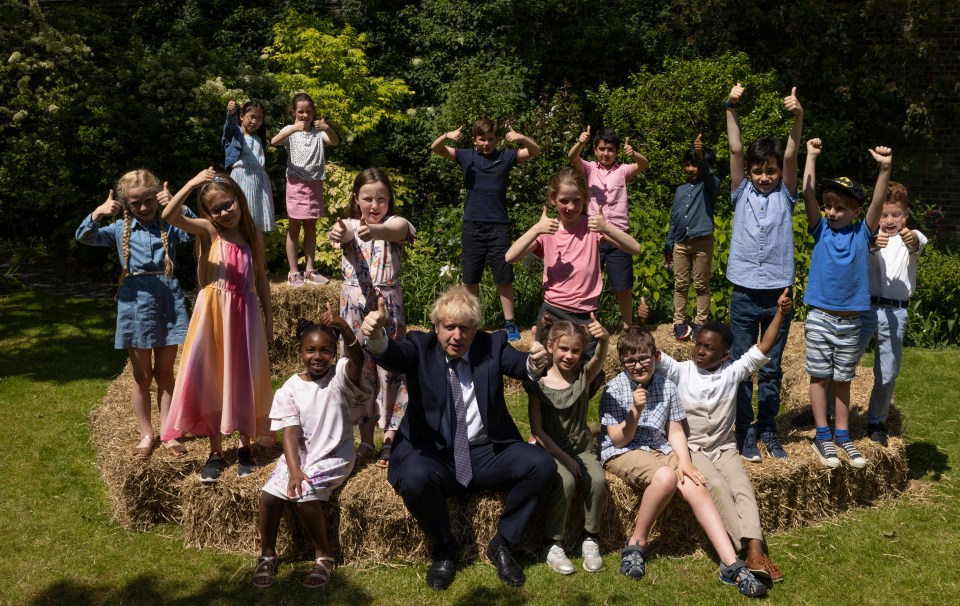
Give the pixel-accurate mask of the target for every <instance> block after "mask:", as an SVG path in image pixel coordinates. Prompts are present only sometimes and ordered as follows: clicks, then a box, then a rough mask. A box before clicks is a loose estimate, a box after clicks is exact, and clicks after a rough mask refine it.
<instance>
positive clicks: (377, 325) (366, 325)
mask: <svg viewBox="0 0 960 606" xmlns="http://www.w3.org/2000/svg"><path fill="white" fill-rule="evenodd" d="M389 321H390V316H389V315H388V314H387V304H386V303H385V302H384V300H383V295H381V294H378V295H377V308H376V309H375V310H373V311H371V312H370V313H368V314H367V317H365V318H364V319H363V324H361V325H360V332H362V333H363V336H365V337H366V338H367V339H382V338H383V337H385V336H386V334H387V333H386V331H385V330H384V329H383V327H384V326H386V324H387V322H389Z"/></svg>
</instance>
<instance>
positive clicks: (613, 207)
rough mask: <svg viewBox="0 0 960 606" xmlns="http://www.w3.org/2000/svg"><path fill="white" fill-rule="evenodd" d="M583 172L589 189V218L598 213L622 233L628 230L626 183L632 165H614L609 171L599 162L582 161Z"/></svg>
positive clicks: (628, 207)
mask: <svg viewBox="0 0 960 606" xmlns="http://www.w3.org/2000/svg"><path fill="white" fill-rule="evenodd" d="M581 164H582V165H583V171H584V173H585V174H586V176H587V187H589V188H590V207H589V209H588V210H589V213H590V216H593V215H596V214H599V213H600V207H601V206H602V207H603V217H604V218H605V219H606V220H607V222H608V223H612V224H613V225H616V226H617V227H619V228H620V229H622V230H623V231H628V230H629V229H630V205H629V203H628V202H627V181H629V180H630V179H632V178H633V177H634V175H633V174H632V171H633V169H632V168H631V167H632V166H633V165H632V164H619V163H618V164H614V165H613V166H612V167H610V168H609V169H606V168H604V167H602V166H600V163H599V162H592V161H591V162H586V161H582V162H581Z"/></svg>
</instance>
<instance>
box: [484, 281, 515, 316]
mask: <svg viewBox="0 0 960 606" xmlns="http://www.w3.org/2000/svg"><path fill="white" fill-rule="evenodd" d="M479 290H480V288H479V284H478V285H477V291H479ZM474 294H477V293H474ZM497 294H499V295H500V307H502V308H503V319H504V320H505V321H507V322H509V321H511V320H513V319H514V315H513V314H514V313H515V312H514V309H513V301H514V299H515V297H516V293H515V292H514V290H513V284H497Z"/></svg>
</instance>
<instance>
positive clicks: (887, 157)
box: [868, 145, 893, 169]
mask: <svg viewBox="0 0 960 606" xmlns="http://www.w3.org/2000/svg"><path fill="white" fill-rule="evenodd" d="M868 151H869V152H870V155H871V156H873V159H874V160H876V162H877V164H878V165H879V166H880V168H881V169H883V168H890V165H891V164H893V150H892V149H890V148H889V147H884V146H882V145H878V146H877V147H875V148H873V149H871V150H868Z"/></svg>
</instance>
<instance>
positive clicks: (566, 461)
mask: <svg viewBox="0 0 960 606" xmlns="http://www.w3.org/2000/svg"><path fill="white" fill-rule="evenodd" d="M590 317H591V322H590V324H589V325H588V326H583V325H582V324H573V323H572V322H568V321H565V320H561V321H559V322H554V321H553V319H552V318H551V317H550V316H549V315H545V316H544V317H543V333H542V337H541V340H542V342H543V343H544V344H545V345H546V348H547V352H548V353H549V354H550V358H551V362H552V363H551V365H550V368H549V369H548V370H547V372H546V373H545V374H544V375H543V376H542V377H541V378H540V379H539V380H538V381H536V382H534V381H525V382H524V384H523V387H524V389H526V390H527V394H528V396H529V414H530V432H531V433H532V434H533V436H534V438H535V439H536V441H537V444H539V445H540V446H542V447H543V449H544V450H546V451H547V452H549V453H550V454H551V455H553V458H554V459H555V460H556V462H557V473H558V474H560V479H561V480H562V481H563V496H562V498H560V499H556V500H553V501H552V502H548V503H547V504H546V507H547V513H546V521H545V522H544V536H545V545H544V553H543V557H544V559H545V560H546V562H547V564H548V565H549V566H550V568H552V569H554V570H556V571H557V572H559V573H561V574H572V573H573V572H574V571H575V570H576V568H574V566H573V564H572V563H571V562H570V560H569V559H567V555H566V553H564V551H563V547H562V546H561V545H560V542H561V541H562V540H563V529H564V527H565V526H566V522H567V513H568V512H569V511H570V505H571V504H572V503H573V495H574V494H575V493H576V491H577V484H578V483H582V485H583V487H584V493H585V497H584V500H583V514H584V523H583V536H582V537H581V544H580V551H581V553H582V554H583V569H584V570H586V571H587V572H599V571H600V569H601V568H603V559H602V558H601V557H600V545H599V535H598V533H599V532H600V516H601V514H602V513H603V504H604V501H605V500H606V496H607V480H606V477H605V476H604V474H603V467H601V465H600V461H599V460H597V452H596V447H595V445H594V440H593V434H592V433H591V431H590V427H589V426H588V425H587V409H588V408H589V407H590V393H589V387H590V384H591V383H593V381H594V379H596V378H597V376H599V375H600V373H601V372H602V370H603V361H604V360H605V359H606V358H607V342H608V340H609V337H610V335H609V334H607V331H606V330H605V329H604V328H603V325H601V324H600V323H599V322H597V319H596V317H595V316H593V314H591V316H590ZM534 334H536V329H534ZM591 337H593V338H594V339H596V340H597V342H598V343H599V346H598V347H597V349H596V351H595V352H594V354H593V357H591V358H590V361H589V362H587V363H586V364H582V363H581V359H580V355H581V353H582V352H583V350H584V348H586V346H587V343H588V342H589V341H590V338H591Z"/></svg>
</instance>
